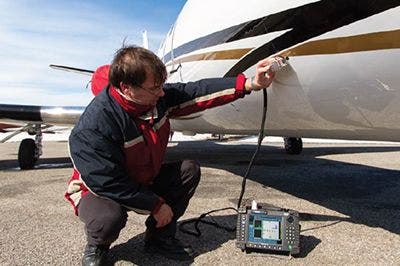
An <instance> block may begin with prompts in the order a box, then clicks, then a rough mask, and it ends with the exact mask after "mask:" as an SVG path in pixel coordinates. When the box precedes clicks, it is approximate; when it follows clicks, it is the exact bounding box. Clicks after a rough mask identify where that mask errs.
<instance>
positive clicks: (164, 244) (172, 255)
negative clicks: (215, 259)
mask: <svg viewBox="0 0 400 266" xmlns="http://www.w3.org/2000/svg"><path fill="white" fill-rule="evenodd" d="M144 247H145V251H146V252H149V253H158V254H160V255H163V256H164V257H167V258H169V259H173V260H180V261H187V260H192V261H193V259H194V257H195V256H196V255H197V254H196V252H195V251H194V250H193V249H192V248H191V247H190V246H185V245H184V244H182V242H181V241H179V240H178V239H176V238H175V237H165V238H150V239H149V238H146V239H145V245H144Z"/></svg>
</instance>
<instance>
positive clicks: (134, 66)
mask: <svg viewBox="0 0 400 266" xmlns="http://www.w3.org/2000/svg"><path fill="white" fill-rule="evenodd" d="M146 70H148V71H151V72H152V73H153V75H154V82H155V84H156V85H161V84H163V83H164V81H165V79H166V77H167V70H166V68H165V65H164V63H163V62H162V61H161V60H160V59H159V58H158V57H157V56H156V55H155V54H154V53H153V52H151V51H149V50H147V49H145V48H142V47H138V46H134V45H130V46H123V47H122V48H120V49H119V50H118V51H117V52H116V53H115V56H114V59H113V61H112V63H111V67H110V72H109V75H108V78H109V81H110V83H111V85H113V86H114V87H116V88H119V84H120V82H122V83H124V84H127V85H131V86H140V85H142V84H143V82H144V81H145V80H146Z"/></svg>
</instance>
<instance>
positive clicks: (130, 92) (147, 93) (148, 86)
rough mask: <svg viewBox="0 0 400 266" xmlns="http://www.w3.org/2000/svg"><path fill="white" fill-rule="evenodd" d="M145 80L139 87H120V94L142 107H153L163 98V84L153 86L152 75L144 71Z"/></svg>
mask: <svg viewBox="0 0 400 266" xmlns="http://www.w3.org/2000/svg"><path fill="white" fill-rule="evenodd" d="M146 77H147V78H146V80H145V81H144V82H143V83H142V85H140V86H135V87H133V86H127V85H123V86H121V89H122V92H123V93H124V94H125V95H126V96H128V97H129V98H131V99H132V100H133V101H135V102H137V103H139V104H142V105H152V106H155V105H156V104H157V101H158V99H159V98H160V97H162V96H164V94H165V93H164V91H163V87H162V86H163V84H155V81H154V75H153V73H152V72H151V71H146Z"/></svg>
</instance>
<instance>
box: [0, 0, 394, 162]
mask: <svg viewBox="0 0 400 266" xmlns="http://www.w3.org/2000/svg"><path fill="white" fill-rule="evenodd" d="M399 17H400V1H399V0H381V1H379V2H378V1H374V0H363V1H360V0H320V1H315V0H314V1H311V0H293V1H278V0H269V1H259V0H247V1H239V0H237V1H233V0H219V1H211V0H203V1H195V0H188V1H187V2H186V4H185V5H184V7H183V9H182V10H181V12H180V14H179V15H178V17H177V19H176V21H175V23H174V24H173V25H172V27H171V28H170V30H169V32H168V33H167V36H166V38H165V40H164V41H163V42H162V44H161V45H160V48H159V50H158V53H157V54H158V56H159V57H160V58H161V59H162V60H163V62H164V63H165V65H166V66H167V70H168V72H169V76H168V80H167V82H188V81H192V80H198V79H201V78H209V77H221V76H236V75H237V74H238V73H244V74H246V75H247V76H250V75H251V73H254V69H255V64H256V63H257V62H258V61H259V60H260V59H263V58H265V57H269V56H282V57H285V58H289V60H288V62H289V63H288V65H287V66H286V67H284V68H283V69H282V70H280V71H279V72H278V73H277V74H276V77H275V80H274V82H273V83H272V84H271V86H270V87H269V88H268V89H267V95H268V111H267V122H266V125H265V132H266V135H269V136H283V137H284V139H285V149H286V151H287V152H288V153H290V154H298V153H300V152H301V150H302V138H305V137H307V138H329V139H332V138H334V139H348V140H376V141H400V75H398V69H400V60H399V59H400V50H399V48H400V20H399V19H398V18H399ZM146 35H147V34H146ZM53 67H54V68H58V69H63V70H67V71H73V72H78V73H81V74H87V75H92V74H93V73H94V72H93V71H91V70H85V69H79V68H73V67H72V68H71V67H66V66H53ZM92 89H93V88H92ZM262 98H263V97H262V96H261V94H260V93H252V94H251V95H248V96H246V97H245V98H244V99H242V100H238V101H235V102H233V103H230V104H227V105H225V106H221V107H218V108H214V109H211V110H207V111H204V112H201V113H196V114H193V115H189V116H186V117H179V118H176V119H173V120H171V126H172V130H174V131H181V132H184V133H186V134H194V133H214V134H243V135H249V134H257V133H258V131H259V124H260V121H261V115H262V112H261V111H262V107H263V103H262ZM84 108H85V107H83V106H82V107H50V106H26V105H10V104H0V123H2V130H5V128H6V125H8V124H10V125H12V124H13V123H15V122H16V121H17V122H24V123H25V124H24V126H23V127H22V128H21V129H19V130H17V131H15V132H14V133H12V134H11V135H10V136H8V137H7V138H6V139H9V138H10V137H13V136H14V135H15V134H18V133H19V132H23V131H26V132H28V133H30V134H32V135H35V140H27V139H25V140H23V141H22V142H21V144H20V149H19V152H18V159H19V164H20V167H21V169H29V168H32V167H34V163H35V161H36V160H37V159H38V158H39V156H40V154H41V147H42V145H41V137H42V132H43V131H44V130H45V129H46V128H47V127H49V126H50V125H60V124H61V125H74V124H75V122H76V121H77V119H78V118H79V116H80V114H81V113H82V112H83V110H84ZM3 141H4V139H3Z"/></svg>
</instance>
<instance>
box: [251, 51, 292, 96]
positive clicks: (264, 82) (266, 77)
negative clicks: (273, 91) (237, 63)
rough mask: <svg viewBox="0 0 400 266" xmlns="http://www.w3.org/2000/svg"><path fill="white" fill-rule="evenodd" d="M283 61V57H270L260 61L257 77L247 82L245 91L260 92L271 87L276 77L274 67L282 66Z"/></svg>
mask: <svg viewBox="0 0 400 266" xmlns="http://www.w3.org/2000/svg"><path fill="white" fill-rule="evenodd" d="M282 60H284V59H283V58H282V57H269V58H265V59H263V60H261V61H259V62H258V63H257V68H256V73H255V76H254V77H252V78H248V79H247V80H246V83H245V89H246V90H247V91H258V90H261V89H264V88H267V87H268V86H269V85H271V83H272V81H273V80H274V77H275V72H274V71H273V69H272V66H273V64H275V65H276V64H282V62H281V61H282ZM275 71H276V70H275Z"/></svg>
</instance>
